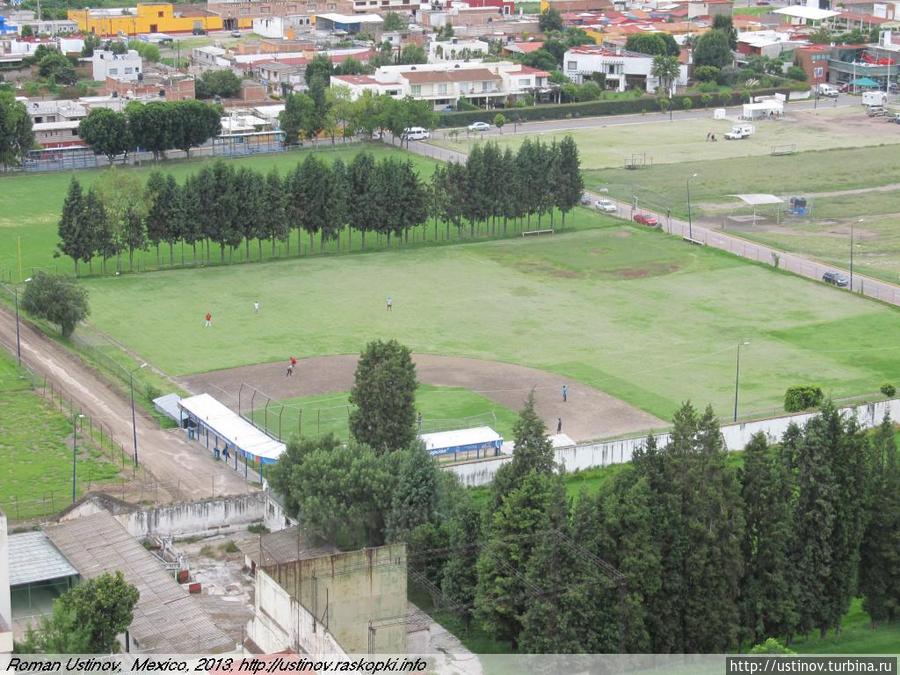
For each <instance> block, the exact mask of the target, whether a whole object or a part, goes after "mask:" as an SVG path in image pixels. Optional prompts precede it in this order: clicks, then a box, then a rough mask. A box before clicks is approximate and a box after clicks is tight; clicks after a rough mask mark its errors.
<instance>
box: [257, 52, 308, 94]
mask: <svg viewBox="0 0 900 675" xmlns="http://www.w3.org/2000/svg"><path fill="white" fill-rule="evenodd" d="M256 72H257V75H258V77H259V81H260V83H261V84H262V85H263V86H264V87H265V88H266V90H267V91H268V93H270V94H276V95H278V96H282V95H284V94H286V93H290V92H292V91H293V90H294V89H295V88H300V87H301V86H302V85H303V84H304V82H305V77H306V63H305V62H304V63H303V64H302V65H291V64H288V63H281V62H278V61H266V62H264V63H260V64H258V65H257V67H256Z"/></svg>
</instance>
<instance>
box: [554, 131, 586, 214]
mask: <svg viewBox="0 0 900 675" xmlns="http://www.w3.org/2000/svg"><path fill="white" fill-rule="evenodd" d="M555 169H556V170H555V172H554V174H553V177H552V178H553V188H552V189H553V196H554V200H555V204H554V205H555V206H556V208H558V209H559V210H560V211H561V212H562V222H563V227H565V225H566V214H567V213H568V212H569V211H571V210H572V209H574V208H575V207H576V206H578V204H579V202H580V201H581V195H582V193H583V192H584V179H583V178H582V176H581V158H580V157H579V156H578V146H577V145H576V143H575V141H574V140H572V137H571V136H564V137H563V138H562V140H560V142H559V161H558V162H557V163H556V165H555Z"/></svg>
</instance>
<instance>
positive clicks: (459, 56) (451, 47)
mask: <svg viewBox="0 0 900 675" xmlns="http://www.w3.org/2000/svg"><path fill="white" fill-rule="evenodd" d="M488 50H489V45H488V43H487V42H484V41H483V40H466V39H460V38H457V37H453V38H450V39H449V40H432V41H431V42H429V43H428V62H429V63H437V62H438V61H460V60H461V61H466V60H468V59H480V58H484V57H485V56H487V55H488Z"/></svg>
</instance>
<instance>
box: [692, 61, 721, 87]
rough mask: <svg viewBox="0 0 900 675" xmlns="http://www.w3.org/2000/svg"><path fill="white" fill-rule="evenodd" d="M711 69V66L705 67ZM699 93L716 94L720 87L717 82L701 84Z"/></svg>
mask: <svg viewBox="0 0 900 675" xmlns="http://www.w3.org/2000/svg"><path fill="white" fill-rule="evenodd" d="M705 67H707V68H708V67H709V66H705ZM697 91H702V92H704V93H706V94H715V93H717V92H718V91H719V85H718V83H716V82H701V83H700V84H698V85H697Z"/></svg>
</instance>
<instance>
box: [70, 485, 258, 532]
mask: <svg viewBox="0 0 900 675" xmlns="http://www.w3.org/2000/svg"><path fill="white" fill-rule="evenodd" d="M265 503H266V498H265V495H264V494H263V493H261V492H253V493H250V494H244V495H234V496H231V497H215V498H212V499H204V500H201V501H196V502H181V503H175V504H161V505H159V506H153V507H149V508H146V509H135V508H133V507H131V506H130V505H128V504H124V503H123V502H120V501H119V500H117V499H112V498H110V497H108V496H106V495H93V496H92V498H88V499H85V500H84V501H82V502H81V503H79V504H76V505H75V506H74V507H73V508H71V509H69V510H68V511H66V512H65V513H64V514H63V516H62V517H61V518H60V520H61V521H67V520H72V519H74V518H81V517H83V516H88V515H91V514H92V513H97V512H98V511H110V512H111V513H112V514H113V516H114V517H115V518H116V520H118V521H119V522H120V523H122V525H123V527H125V529H126V530H128V532H129V534H131V535H132V536H133V537H136V538H138V539H140V538H143V537H146V536H149V535H157V536H161V537H174V538H176V539H178V538H181V537H193V536H208V535H214V534H224V533H228V532H235V531H237V530H243V529H245V528H246V527H247V526H248V525H249V524H251V523H253V522H257V521H261V520H263V518H264V517H265Z"/></svg>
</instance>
